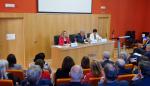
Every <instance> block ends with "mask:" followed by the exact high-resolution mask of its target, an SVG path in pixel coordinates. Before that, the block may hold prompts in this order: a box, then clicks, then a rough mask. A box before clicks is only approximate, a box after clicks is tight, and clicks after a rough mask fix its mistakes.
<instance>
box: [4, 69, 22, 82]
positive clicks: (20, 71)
mask: <svg viewBox="0 0 150 86" xmlns="http://www.w3.org/2000/svg"><path fill="white" fill-rule="evenodd" d="M7 72H9V73H11V74H13V75H14V76H16V77H18V78H19V79H20V80H21V81H22V80H24V79H25V77H24V72H23V70H7Z"/></svg>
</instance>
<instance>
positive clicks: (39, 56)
mask: <svg viewBox="0 0 150 86" xmlns="http://www.w3.org/2000/svg"><path fill="white" fill-rule="evenodd" d="M38 59H42V60H43V61H44V65H43V70H48V71H49V72H50V73H52V70H51V67H50V66H49V64H48V63H47V62H46V61H45V54H44V53H42V52H41V53H38V54H36V55H35V58H34V63H31V64H29V67H30V66H31V65H34V64H35V62H36V61H37V60H38Z"/></svg>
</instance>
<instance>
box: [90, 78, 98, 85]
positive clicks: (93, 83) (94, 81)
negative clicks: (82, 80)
mask: <svg viewBox="0 0 150 86" xmlns="http://www.w3.org/2000/svg"><path fill="white" fill-rule="evenodd" d="M100 79H101V78H100V77H91V78H89V82H90V84H91V85H92V86H98V82H99V81H100Z"/></svg>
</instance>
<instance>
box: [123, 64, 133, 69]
mask: <svg viewBox="0 0 150 86" xmlns="http://www.w3.org/2000/svg"><path fill="white" fill-rule="evenodd" d="M124 68H125V69H133V68H134V65H133V64H125V66H124Z"/></svg>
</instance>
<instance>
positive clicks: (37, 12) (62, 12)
mask: <svg viewBox="0 0 150 86" xmlns="http://www.w3.org/2000/svg"><path fill="white" fill-rule="evenodd" d="M92 3H93V0H91V13H84V12H46V11H42V12H41V11H39V0H37V13H54V14H55V13H60V14H61V13H62V14H92V7H93V4H92Z"/></svg>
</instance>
